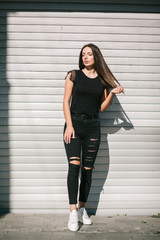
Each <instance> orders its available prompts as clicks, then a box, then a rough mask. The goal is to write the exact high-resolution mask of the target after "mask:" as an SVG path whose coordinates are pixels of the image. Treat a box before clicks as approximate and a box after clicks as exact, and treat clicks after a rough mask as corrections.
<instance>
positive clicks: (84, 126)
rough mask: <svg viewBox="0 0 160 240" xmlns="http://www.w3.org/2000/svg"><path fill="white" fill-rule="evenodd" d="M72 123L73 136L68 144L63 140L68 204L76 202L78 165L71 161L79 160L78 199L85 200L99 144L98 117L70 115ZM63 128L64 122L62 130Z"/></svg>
mask: <svg viewBox="0 0 160 240" xmlns="http://www.w3.org/2000/svg"><path fill="white" fill-rule="evenodd" d="M72 124H73V128H74V130H75V138H71V142H70V143H68V144H66V143H65V141H64V145H65V150H66V154H67V158H68V177H67V187H68V195H69V204H77V195H78V185H79V184H78V183H79V169H80V165H76V164H74V163H72V161H75V160H76V161H79V162H81V182H80V191H79V201H81V202H87V198H88V195H89V191H90V187H91V182H92V171H93V167H94V162H95V159H96V156H97V152H98V149H99V144H100V120H99V118H93V119H82V118H81V117H79V116H75V115H72ZM65 129H66V123H65V125H64V132H65ZM64 132H63V134H64ZM81 153H82V157H81Z"/></svg>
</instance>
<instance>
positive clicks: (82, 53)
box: [82, 51, 92, 54]
mask: <svg viewBox="0 0 160 240" xmlns="http://www.w3.org/2000/svg"><path fill="white" fill-rule="evenodd" d="M86 53H92V52H91V51H88V52H86ZM82 54H85V52H83V53H82Z"/></svg>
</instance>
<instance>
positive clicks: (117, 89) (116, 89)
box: [111, 86, 124, 94]
mask: <svg viewBox="0 0 160 240" xmlns="http://www.w3.org/2000/svg"><path fill="white" fill-rule="evenodd" d="M111 93H113V94H119V93H124V88H123V87H122V86H119V87H116V88H113V89H112V90H111Z"/></svg>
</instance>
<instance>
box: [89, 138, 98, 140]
mask: <svg viewBox="0 0 160 240" xmlns="http://www.w3.org/2000/svg"><path fill="white" fill-rule="evenodd" d="M90 140H91V141H98V138H91V139H90Z"/></svg>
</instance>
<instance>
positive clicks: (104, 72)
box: [79, 43, 120, 88]
mask: <svg viewBox="0 0 160 240" xmlns="http://www.w3.org/2000/svg"><path fill="white" fill-rule="evenodd" d="M85 47H90V48H91V49H92V52H93V56H94V68H95V70H96V72H97V74H98V75H99V77H100V79H101V81H102V82H103V84H105V85H107V86H108V88H109V86H111V87H113V88H115V87H117V84H116V83H115V82H117V83H118V85H120V83H119V82H118V80H117V79H116V78H115V76H114V75H113V73H112V72H111V70H110V69H109V67H108V65H107V63H106V62H105V60H104V58H103V55H102V53H101V51H100V49H99V48H98V47H97V46H96V45H94V44H92V43H89V44H86V45H84V46H83V48H82V49H81V52H80V55H79V68H80V69H83V68H85V66H84V64H83V61H82V51H83V49H84V48H85Z"/></svg>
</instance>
